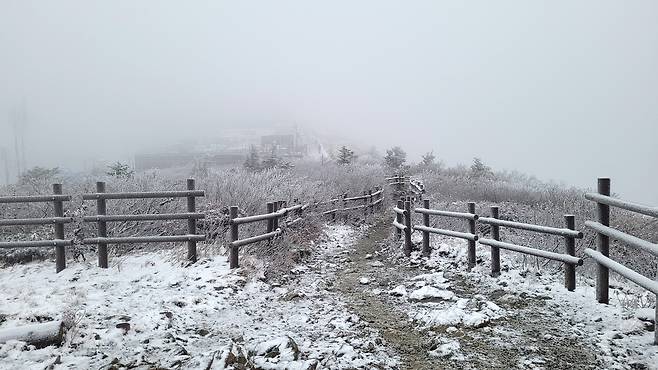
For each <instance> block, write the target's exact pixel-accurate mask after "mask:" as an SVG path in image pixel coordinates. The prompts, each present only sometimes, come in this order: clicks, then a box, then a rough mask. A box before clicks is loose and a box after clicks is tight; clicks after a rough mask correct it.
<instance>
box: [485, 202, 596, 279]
mask: <svg viewBox="0 0 658 370" xmlns="http://www.w3.org/2000/svg"><path fill="white" fill-rule="evenodd" d="M498 211H499V209H498V207H497V206H492V207H491V217H480V219H479V221H478V222H481V223H483V224H488V225H491V239H480V240H479V241H478V242H479V243H480V244H482V245H487V246H489V247H491V274H492V275H493V276H497V275H500V249H506V250H509V251H513V252H518V253H523V254H529V255H531V256H535V257H541V258H547V259H550V260H554V261H559V262H563V263H564V286H565V287H566V288H567V289H568V290H570V291H573V290H574V289H576V266H577V265H578V266H581V265H582V264H583V259H582V258H579V257H576V239H582V237H583V233H581V232H579V231H576V230H575V228H576V221H575V216H573V215H564V221H565V223H566V228H557V227H549V226H542V225H535V224H526V223H521V222H512V221H505V220H501V219H499V218H498V214H499V212H498ZM501 227H508V228H511V229H519V230H526V231H533V232H537V233H541V234H549V235H558V236H562V237H564V240H565V253H555V252H549V251H544V250H541V249H537V248H531V247H526V246H521V245H516V244H510V243H504V242H502V241H500V228H501Z"/></svg>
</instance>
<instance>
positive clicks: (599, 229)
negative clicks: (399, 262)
mask: <svg viewBox="0 0 658 370" xmlns="http://www.w3.org/2000/svg"><path fill="white" fill-rule="evenodd" d="M585 198H586V199H588V200H591V201H594V202H596V204H597V210H598V222H594V221H585V226H586V227H587V228H588V229H591V230H593V231H595V232H596V233H597V234H598V245H597V249H598V250H596V251H595V250H592V249H589V248H587V249H585V251H584V253H585V254H586V255H587V256H589V257H591V258H592V259H594V260H595V261H596V263H597V265H598V271H597V285H596V289H597V299H598V301H599V302H601V303H605V304H607V303H608V302H609V295H608V290H609V288H610V284H609V270H612V271H614V272H616V273H617V274H619V275H621V276H622V277H624V278H626V279H628V280H630V281H632V282H634V283H636V284H637V285H639V286H641V287H642V288H644V289H646V290H648V291H650V292H651V293H654V294H656V302H657V303H656V317H658V282H657V281H654V280H651V279H650V278H648V277H646V276H644V275H642V274H640V273H638V272H635V271H633V270H632V269H630V268H628V267H626V266H624V265H622V264H620V263H618V262H616V261H614V260H612V259H611V258H609V239H610V238H612V239H616V240H619V241H621V242H623V243H625V244H626V245H629V246H631V247H633V248H638V249H641V250H643V251H646V252H649V253H651V254H652V255H654V256H658V244H655V243H651V242H649V241H647V240H643V239H640V238H638V237H635V236H633V235H629V234H626V233H624V232H622V231H619V230H616V229H613V228H611V227H610V226H609V221H610V206H613V207H618V208H621V209H625V210H628V211H631V212H635V213H639V214H643V215H646V216H649V217H654V218H658V207H649V206H645V205H641V204H636V203H631V202H627V201H623V200H619V199H615V198H612V197H610V179H607V178H601V179H599V181H598V193H587V194H585ZM411 204H412V201H411V197H407V198H406V200H405V199H404V198H403V199H401V200H400V201H398V204H397V206H396V207H393V213H394V215H395V219H394V220H393V222H392V225H393V227H394V228H395V230H396V236H397V238H398V239H400V238H401V234H402V233H404V235H405V238H404V254H405V255H406V256H409V255H410V254H411V251H412V249H413V245H412V241H411V233H412V231H413V230H418V231H421V232H422V233H423V245H422V254H423V255H424V256H429V255H430V252H431V249H430V243H429V238H430V234H440V235H445V236H450V237H454V238H460V239H465V240H468V266H469V268H472V267H474V266H475V264H476V254H475V246H476V242H477V243H479V244H481V245H486V246H488V247H490V248H491V274H492V275H493V276H497V275H499V274H500V249H505V250H508V251H512V252H517V253H521V254H527V255H531V256H535V257H541V258H546V259H550V260H554V261H558V262H562V263H564V285H565V287H566V288H567V289H568V290H569V291H573V290H575V289H576V266H581V265H582V264H583V258H581V257H578V256H576V248H575V244H576V239H582V238H583V233H582V232H579V231H576V220H575V216H573V215H564V221H565V227H564V228H559V227H551V226H543V225H536V224H529V223H521V222H513V221H506V220H501V219H499V207H497V206H493V207H491V208H490V212H491V216H490V217H480V216H479V215H478V214H476V212H475V206H476V204H475V203H473V202H469V203H468V204H467V212H464V213H462V212H453V211H446V210H437V209H430V202H429V200H424V201H423V207H422V208H412V206H411ZM412 211H413V212H415V213H419V214H422V215H423V224H422V225H412V220H411V214H412ZM432 215H435V216H444V217H454V218H460V219H465V220H467V222H468V224H467V231H466V232H461V231H454V230H443V229H437V228H433V227H430V216H432ZM476 222H479V223H482V224H486V225H490V226H491V239H485V238H479V237H478V235H477V231H476V230H477V228H476ZM501 227H507V228H513V229H520V230H526V231H532V232H537V233H542V234H548V235H557V236H561V237H563V238H564V253H555V252H549V251H545V250H541V249H537V248H532V247H528V246H521V245H516V244H511V243H506V242H503V241H501V238H500V228H501ZM655 325H656V328H655V333H656V334H655V338H654V343H655V344H658V323H657V324H655Z"/></svg>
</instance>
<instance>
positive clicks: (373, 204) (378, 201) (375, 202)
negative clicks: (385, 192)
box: [371, 198, 384, 206]
mask: <svg viewBox="0 0 658 370" xmlns="http://www.w3.org/2000/svg"><path fill="white" fill-rule="evenodd" d="M383 201H384V198H379V199H377V200H376V201H374V202H372V204H371V206H376V205H377V204H379V203H381V202H383Z"/></svg>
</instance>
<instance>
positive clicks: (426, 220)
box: [423, 199, 432, 257]
mask: <svg viewBox="0 0 658 370" xmlns="http://www.w3.org/2000/svg"><path fill="white" fill-rule="evenodd" d="M423 208H425V209H430V200H429V199H424V200H423ZM423 226H425V227H430V215H428V214H427V213H423ZM430 254H432V250H431V249H430V232H429V231H423V256H425V257H429V256H430Z"/></svg>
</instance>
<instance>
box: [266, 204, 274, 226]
mask: <svg viewBox="0 0 658 370" xmlns="http://www.w3.org/2000/svg"><path fill="white" fill-rule="evenodd" d="M273 212H274V203H272V202H267V213H268V214H269V213H273ZM272 231H274V222H273V221H272V219H271V218H269V219H267V232H268V233H271V232H272Z"/></svg>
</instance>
